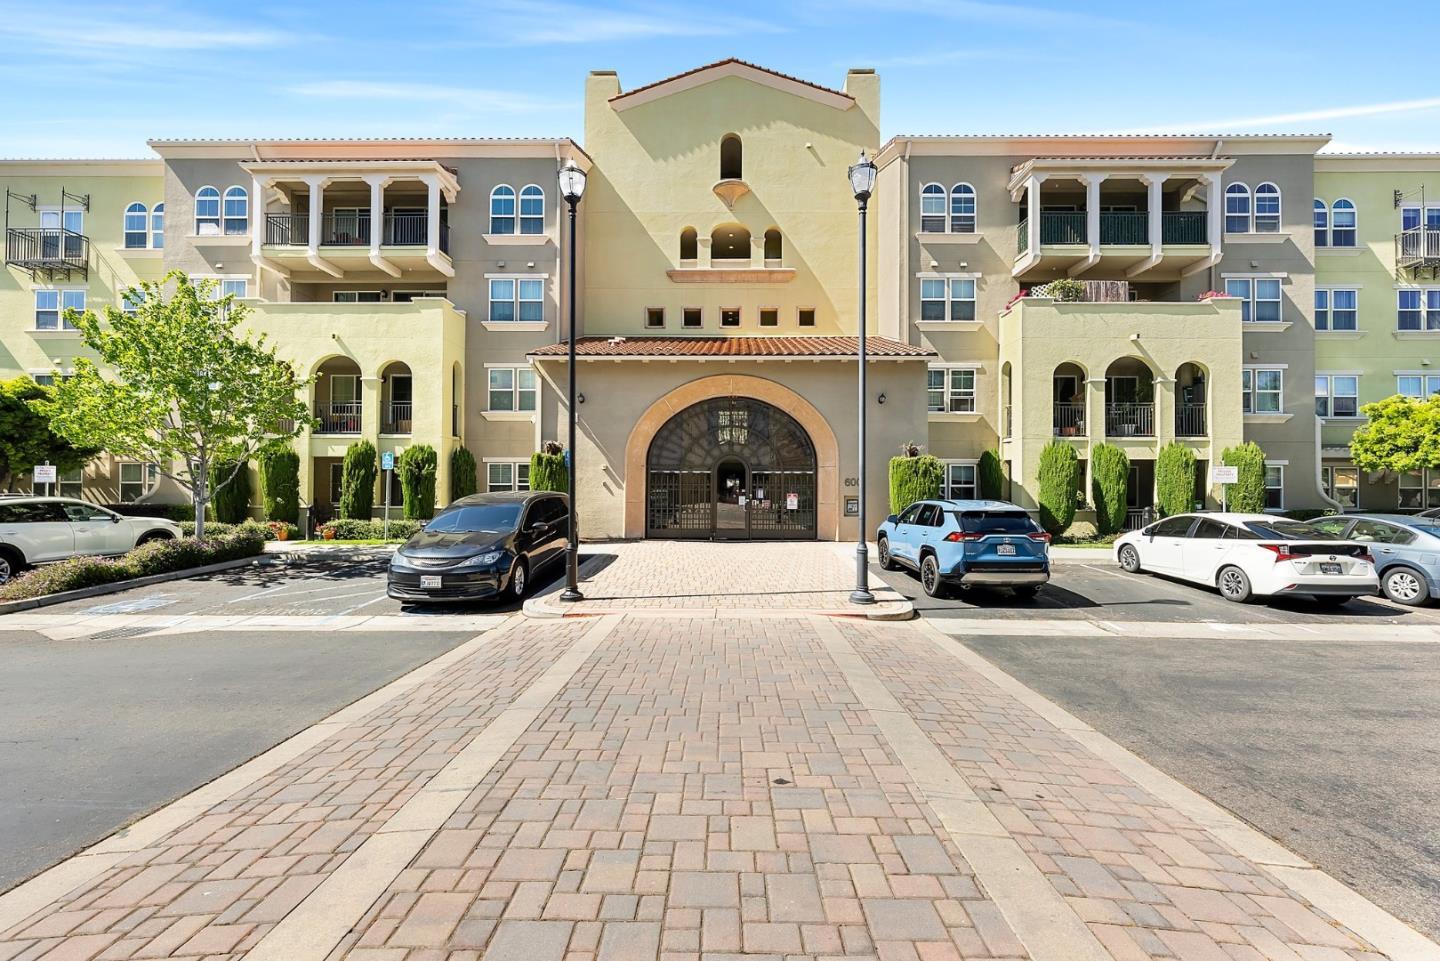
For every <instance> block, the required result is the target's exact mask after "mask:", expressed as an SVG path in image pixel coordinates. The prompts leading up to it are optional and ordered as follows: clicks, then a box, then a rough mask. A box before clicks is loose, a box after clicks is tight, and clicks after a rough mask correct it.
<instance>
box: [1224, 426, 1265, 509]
mask: <svg viewBox="0 0 1440 961" xmlns="http://www.w3.org/2000/svg"><path fill="white" fill-rule="evenodd" d="M1220 459H1221V460H1222V461H1224V462H1225V466H1227V467H1238V468H1240V477H1239V479H1238V480H1237V481H1236V482H1235V483H1233V484H1230V485H1228V490H1227V491H1226V494H1225V503H1226V506H1227V507H1229V508H1230V510H1232V511H1240V512H1243V513H1249V514H1258V513H1260V512H1261V511H1263V510H1264V509H1265V452H1264V451H1263V450H1261V449H1260V445H1259V444H1257V443H1255V442H1254V441H1253V440H1252V441H1247V442H1246V443H1244V444H1241V445H1240V446H1239V447H1228V448H1226V449H1225V453H1223V454H1221V455H1220Z"/></svg>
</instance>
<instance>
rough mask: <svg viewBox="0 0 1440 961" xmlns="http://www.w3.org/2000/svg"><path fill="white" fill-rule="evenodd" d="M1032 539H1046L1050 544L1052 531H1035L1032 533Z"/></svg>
mask: <svg viewBox="0 0 1440 961" xmlns="http://www.w3.org/2000/svg"><path fill="white" fill-rule="evenodd" d="M1030 539H1031V540H1032V541H1044V542H1045V543H1046V544H1048V543H1050V533H1049V532H1048V531H1035V532H1034V533H1032V534H1031V535H1030Z"/></svg>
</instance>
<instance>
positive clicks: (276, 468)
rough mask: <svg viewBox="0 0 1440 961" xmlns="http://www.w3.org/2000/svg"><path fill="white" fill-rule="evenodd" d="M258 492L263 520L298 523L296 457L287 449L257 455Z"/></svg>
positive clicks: (298, 456)
mask: <svg viewBox="0 0 1440 961" xmlns="http://www.w3.org/2000/svg"><path fill="white" fill-rule="evenodd" d="M260 493H261V497H262V498H263V500H264V503H265V519H266V520H267V521H284V522H285V523H287V524H299V523H300V455H299V454H297V453H295V452H294V451H293V450H291V449H290V448H288V447H282V448H279V449H277V450H267V451H265V452H263V453H262V454H261V455H260Z"/></svg>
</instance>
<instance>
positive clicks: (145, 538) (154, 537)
mask: <svg viewBox="0 0 1440 961" xmlns="http://www.w3.org/2000/svg"><path fill="white" fill-rule="evenodd" d="M174 539H175V538H173V537H171V536H170V535H169V534H166V533H164V532H163V531H151V532H150V533H148V534H144V535H142V536H141V537H140V539H139V540H138V541H136V542H135V546H136V547H139V546H140V545H141V544H149V543H151V542H152V541H171V540H174Z"/></svg>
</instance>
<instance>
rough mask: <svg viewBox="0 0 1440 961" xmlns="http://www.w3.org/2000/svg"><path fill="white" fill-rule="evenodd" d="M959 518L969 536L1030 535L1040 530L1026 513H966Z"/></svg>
mask: <svg viewBox="0 0 1440 961" xmlns="http://www.w3.org/2000/svg"><path fill="white" fill-rule="evenodd" d="M959 517H960V527H961V529H962V530H963V531H965V533H967V534H1030V533H1033V532H1034V531H1036V530H1038V528H1037V527H1036V526H1035V522H1034V521H1032V520H1031V519H1030V515H1029V514H1027V513H1025V512H1024V511H965V512H964V513H962V514H960V515H959Z"/></svg>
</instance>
